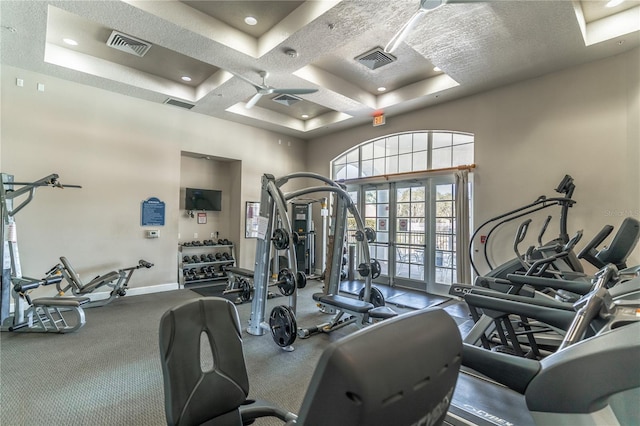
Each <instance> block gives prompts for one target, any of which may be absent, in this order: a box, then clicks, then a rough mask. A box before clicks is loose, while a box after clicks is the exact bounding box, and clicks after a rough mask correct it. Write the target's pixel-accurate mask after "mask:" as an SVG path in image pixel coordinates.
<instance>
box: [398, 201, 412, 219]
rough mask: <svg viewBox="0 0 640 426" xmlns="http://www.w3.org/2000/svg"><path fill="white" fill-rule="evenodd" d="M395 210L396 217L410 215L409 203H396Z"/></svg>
mask: <svg viewBox="0 0 640 426" xmlns="http://www.w3.org/2000/svg"><path fill="white" fill-rule="evenodd" d="M396 212H397V213H396V214H397V216H398V217H410V216H411V203H396Z"/></svg>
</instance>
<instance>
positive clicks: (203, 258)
mask: <svg viewBox="0 0 640 426" xmlns="http://www.w3.org/2000/svg"><path fill="white" fill-rule="evenodd" d="M207 260H208V259H207V255H206V254H201V255H200V262H206V261H207Z"/></svg>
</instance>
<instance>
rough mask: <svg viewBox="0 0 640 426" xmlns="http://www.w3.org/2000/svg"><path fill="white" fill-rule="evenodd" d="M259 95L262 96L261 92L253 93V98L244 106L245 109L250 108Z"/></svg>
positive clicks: (258, 98)
mask: <svg viewBox="0 0 640 426" xmlns="http://www.w3.org/2000/svg"><path fill="white" fill-rule="evenodd" d="M261 97H262V93H256V94H255V95H253V98H251V99H250V100H249V102H247V104H246V105H245V106H244V107H245V108H246V109H250V108H252V107H253V106H254V105H255V104H256V103H258V101H259V100H260V98H261Z"/></svg>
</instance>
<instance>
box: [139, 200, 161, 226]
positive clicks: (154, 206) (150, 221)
mask: <svg viewBox="0 0 640 426" xmlns="http://www.w3.org/2000/svg"><path fill="white" fill-rule="evenodd" d="M164 210H165V208H164V201H160V200H159V199H158V198H155V197H151V198H149V199H147V200H145V201H143V202H142V213H141V217H142V218H141V223H142V226H164Z"/></svg>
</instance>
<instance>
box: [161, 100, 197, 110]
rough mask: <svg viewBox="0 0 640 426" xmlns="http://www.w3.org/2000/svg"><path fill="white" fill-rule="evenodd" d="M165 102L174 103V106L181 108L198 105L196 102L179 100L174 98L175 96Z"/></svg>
mask: <svg viewBox="0 0 640 426" xmlns="http://www.w3.org/2000/svg"><path fill="white" fill-rule="evenodd" d="M164 103H165V104H167V105H173V106H177V107H180V108H186V109H191V108H193V107H194V106H196V105H195V104H190V103H189V102H184V101H179V100H177V99H173V98H169V99H167V100H166V101H164Z"/></svg>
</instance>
